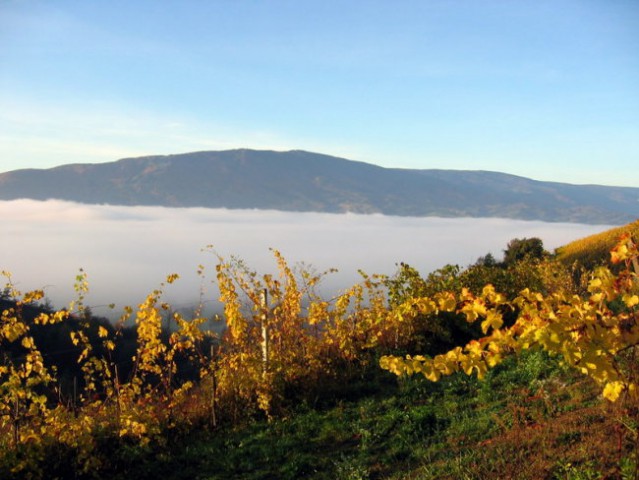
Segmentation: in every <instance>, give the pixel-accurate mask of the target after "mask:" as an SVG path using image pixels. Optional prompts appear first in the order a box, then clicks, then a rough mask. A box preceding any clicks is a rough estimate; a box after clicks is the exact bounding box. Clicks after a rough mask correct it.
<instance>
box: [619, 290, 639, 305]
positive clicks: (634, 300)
mask: <svg viewBox="0 0 639 480" xmlns="http://www.w3.org/2000/svg"><path fill="white" fill-rule="evenodd" d="M623 302H624V303H625V304H626V306H627V307H628V308H632V307H634V306H635V305H637V304H639V295H630V294H628V293H627V294H625V295H624V296H623Z"/></svg>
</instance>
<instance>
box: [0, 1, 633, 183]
mask: <svg viewBox="0 0 639 480" xmlns="http://www.w3.org/2000/svg"><path fill="white" fill-rule="evenodd" d="M638 24H639V3H637V2H636V1H633V0H621V1H615V2H594V1H577V0H558V1H549V0H542V1H537V2H528V1H512V2H503V1H499V0H487V1H482V2H448V1H442V0H432V1H427V2H424V1H416V0H409V1H406V2H400V3H397V2H390V1H382V0H370V1H369V0H367V1H359V0H355V1H351V2H348V3H347V4H345V3H343V2H334V1H325V0H321V1H320V0H309V1H305V2H294V1H289V0H274V1H272V2H228V1H211V2H202V1H196V0H185V1H181V2H157V1H152V0H140V1H135V2H124V1H123V0H114V1H110V2H82V1H77V0H60V1H56V2H48V1H45V0H34V1H28V2H23V1H5V2H0V171H8V170H14V169H19V168H48V167H52V166H55V165H61V164H68V163H97V162H105V161H114V160H117V159H119V158H123V157H132V156H141V155H155V154H158V155H159V154H169V153H184V152H192V151H201V150H224V149H232V148H253V149H272V150H294V149H304V150H308V151H314V152H320V153H326V154H330V155H336V156H340V157H344V158H348V159H352V160H359V161H364V162H369V163H374V164H378V165H381V166H387V167H404V168H443V169H465V170H493V171H502V172H506V173H512V174H516V175H521V176H525V177H528V178H533V179H537V180H550V181H558V182H565V183H591V184H603V185H618V186H634V187H637V186H639V169H637V168H636V165H637V160H639V55H637V52H638V51H639V30H638V29H637V25H638Z"/></svg>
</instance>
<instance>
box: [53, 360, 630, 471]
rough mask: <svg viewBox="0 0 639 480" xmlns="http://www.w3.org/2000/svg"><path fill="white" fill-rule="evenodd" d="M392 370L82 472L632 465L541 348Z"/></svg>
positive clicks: (590, 404)
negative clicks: (266, 415) (342, 394)
mask: <svg viewBox="0 0 639 480" xmlns="http://www.w3.org/2000/svg"><path fill="white" fill-rule="evenodd" d="M388 375H389V374H387V373H386V372H382V371H379V372H377V374H376V375H375V376H374V377H373V378H367V379H366V380H363V381H362V384H361V385H360V387H361V390H360V391H361V392H362V395H361V396H359V398H357V396H356V395H354V392H355V391H357V387H358V385H357V384H354V385H350V386H349V389H348V390H349V395H348V396H347V397H346V398H341V399H340V398H337V397H336V398H334V399H333V401H331V402H328V401H325V402H323V403H321V405H323V406H320V407H313V406H309V405H299V406H298V407H297V408H296V410H295V411H294V412H293V413H292V414H291V415H290V416H289V417H287V418H281V419H277V420H274V421H271V422H267V421H249V422H247V423H246V424H245V425H244V426H242V427H235V428H220V429H218V430H217V431H214V432H205V431H202V432H200V433H198V434H197V435H191V436H174V437H169V438H168V441H167V443H166V444H165V445H162V446H157V445H156V446H153V447H152V448H148V449H141V448H132V449H131V448H123V447H122V446H120V447H118V448H116V449H114V450H113V452H112V454H111V455H112V461H111V462H110V465H109V467H108V468H103V469H100V471H94V472H92V475H94V476H93V477H89V476H87V477H86V478H107V477H109V478H114V479H118V478H121V479H125V478H140V479H144V478H149V479H151V478H163V479H209V480H217V479H220V480H221V479H238V480H239V479H243V480H266V479H282V480H286V479H299V478H305V479H316V480H323V479H327V480H328V479H331V480H332V479H346V480H348V479H354V480H355V479H372V480H374V479H389V480H399V479H406V480H408V479H411V480H426V479H464V478H466V479H484V478H522V479H525V478H531V479H533V478H549V479H552V478H557V479H560V478H561V479H580V478H601V477H602V476H604V475H605V474H607V473H608V472H610V471H616V472H622V467H623V468H625V470H626V471H630V470H632V469H633V468H634V463H633V461H632V459H631V457H629V456H628V448H625V449H624V451H622V452H618V451H615V444H616V443H615V440H614V437H613V438H611V437H610V435H609V433H610V431H612V430H610V429H612V428H613V426H612V425H610V420H609V419H610V418H611V415H604V412H603V410H602V409H604V408H606V407H605V405H603V404H602V403H601V401H600V399H599V397H598V393H597V389H596V388H594V386H593V385H591V384H590V383H589V381H586V380H584V379H583V378H582V377H580V376H578V375H576V374H574V373H571V372H567V371H566V370H564V369H563V368H562V367H561V366H560V365H559V364H558V362H557V361H555V359H552V358H549V357H548V356H547V355H545V354H543V353H538V352H528V353H525V354H523V355H522V356H521V357H520V358H518V359H515V358H512V359H509V360H508V361H506V362H505V363H504V364H503V365H501V366H499V367H497V368H496V369H494V370H493V371H491V372H490V373H489V374H488V376H487V378H486V379H485V380H484V381H478V380H477V379H476V378H474V377H467V376H465V375H454V376H452V377H450V378H446V379H443V380H442V381H441V382H439V383H431V382H428V381H426V380H424V379H421V378H417V377H415V378H408V379H401V380H400V381H399V382H398V381H396V380H395V379H394V377H390V376H388ZM608 413H609V412H608ZM52 472H53V470H50V471H49V473H52ZM593 475H594V476H593ZM51 477H52V475H51ZM77 478H83V477H81V476H78V477H77ZM612 478H615V477H612ZM617 478H621V477H617ZM628 478H631V477H628Z"/></svg>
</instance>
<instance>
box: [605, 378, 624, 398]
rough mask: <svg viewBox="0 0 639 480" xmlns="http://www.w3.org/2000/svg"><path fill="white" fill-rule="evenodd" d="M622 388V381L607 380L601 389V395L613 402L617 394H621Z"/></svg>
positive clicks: (617, 396)
mask: <svg viewBox="0 0 639 480" xmlns="http://www.w3.org/2000/svg"><path fill="white" fill-rule="evenodd" d="M623 389H624V385H623V383H622V382H619V381H614V382H608V383H606V386H605V387H604V389H603V396H604V398H606V399H608V400H610V401H611V402H615V401H617V399H618V398H619V395H621V392H623Z"/></svg>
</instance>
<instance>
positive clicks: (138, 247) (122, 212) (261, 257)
mask: <svg viewBox="0 0 639 480" xmlns="http://www.w3.org/2000/svg"><path fill="white" fill-rule="evenodd" d="M0 218H2V234H1V237H0V248H1V252H2V255H1V256H0V269H3V270H8V271H10V272H11V273H12V274H13V278H14V281H15V283H16V284H17V286H18V287H19V288H20V289H21V290H23V291H25V290H28V289H33V288H44V289H45V292H46V295H47V298H49V299H50V300H51V301H52V302H53V304H54V305H55V306H56V307H62V306H64V305H66V304H67V303H68V302H69V301H70V300H71V299H72V298H73V297H74V293H73V281H74V278H75V276H76V275H77V273H78V269H79V268H83V269H84V270H85V272H87V274H88V277H89V283H90V288H91V293H90V295H89V296H88V300H87V303H88V304H89V305H91V306H92V307H93V309H94V312H95V313H96V314H100V315H113V313H111V312H110V311H109V310H108V309H106V308H104V307H102V306H103V305H107V304H110V303H114V302H115V303H116V304H117V308H116V310H115V314H119V312H120V311H121V308H122V306H124V305H137V304H138V303H140V302H141V301H142V300H143V298H144V297H145V296H146V295H147V294H148V293H149V292H150V291H151V290H153V289H154V288H157V286H158V285H159V284H160V282H162V281H163V279H164V278H165V277H166V275H167V274H169V273H178V274H180V275H181V277H182V278H181V280H180V281H179V282H177V283H176V284H175V285H172V286H171V287H170V288H169V289H167V299H168V300H169V301H171V302H172V303H173V304H174V306H176V307H189V306H191V305H194V304H197V302H198V299H199V296H200V289H201V286H203V287H204V289H205V295H204V296H205V301H207V302H208V303H209V304H211V303H213V302H214V301H215V297H216V295H217V292H216V289H215V288H214V285H212V284H211V280H212V279H214V278H215V269H214V266H215V262H216V258H215V256H214V255H212V254H211V253H210V252H209V253H207V252H203V251H202V249H203V248H205V247H206V246H207V245H213V246H214V248H215V251H216V252H217V253H219V254H220V255H222V256H224V257H229V256H231V255H236V256H239V257H241V258H242V259H244V260H245V261H246V263H247V264H248V265H249V266H250V267H251V268H252V269H255V270H257V271H258V272H267V271H269V272H270V271H273V270H274V262H273V258H272V254H271V252H270V251H269V248H276V249H277V250H279V251H281V252H282V254H283V255H284V256H285V258H286V259H287V260H288V261H289V262H290V263H291V264H294V263H297V262H304V263H306V264H311V265H312V266H313V267H315V269H317V270H325V269H328V268H332V267H334V268H337V269H338V270H339V272H338V273H337V274H332V275H330V276H329V277H328V279H327V280H326V281H325V283H324V286H323V291H324V292H325V293H326V294H333V293H335V292H336V291H338V290H341V289H344V288H346V287H348V286H350V285H351V284H353V283H354V282H357V281H358V279H359V275H358V274H357V270H358V269H362V270H364V271H365V272H367V273H385V274H392V273H393V272H395V270H396V264H397V263H399V262H406V263H409V264H410V265H412V266H414V267H415V268H417V269H418V270H419V271H420V272H421V273H422V274H424V275H425V274H427V273H428V272H430V271H432V270H434V269H436V268H439V267H441V266H443V265H445V264H447V263H452V264H458V265H460V266H467V265H468V264H471V263H473V262H475V261H476V260H477V258H478V257H479V256H482V255H485V254H487V253H492V254H493V255H494V256H495V257H496V258H498V259H499V258H501V257H502V254H503V250H504V248H505V247H506V244H507V243H508V241H509V240H511V239H512V238H524V237H539V238H541V239H542V240H543V242H544V246H545V247H546V249H547V250H550V251H552V250H553V249H554V248H556V247H558V246H560V245H562V244H565V243H567V242H569V241H571V240H575V239H577V238H580V237H583V236H586V235H590V234H592V233H596V232H599V231H603V230H605V229H607V228H609V226H604V225H600V226H597V225H581V224H568V223H545V222H536V221H533V222H531V221H519V220H508V219H474V218H454V219H449V218H432V217H431V218H415V217H390V216H383V215H355V214H342V215H336V214H324V213H290V212H279V211H263V210H226V209H206V208H184V209H183V208H181V209H176V208H165V207H120V206H109V205H83V204H77V203H71V202H62V201H53V200H51V201H46V202H40V201H33V200H16V201H5V202H0ZM199 264H202V265H204V266H205V267H206V268H207V272H208V276H207V278H208V280H207V281H206V282H205V283H204V285H202V284H201V281H200V279H199V278H198V277H197V275H196V274H195V271H196V269H197V266H198V265H199Z"/></svg>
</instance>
